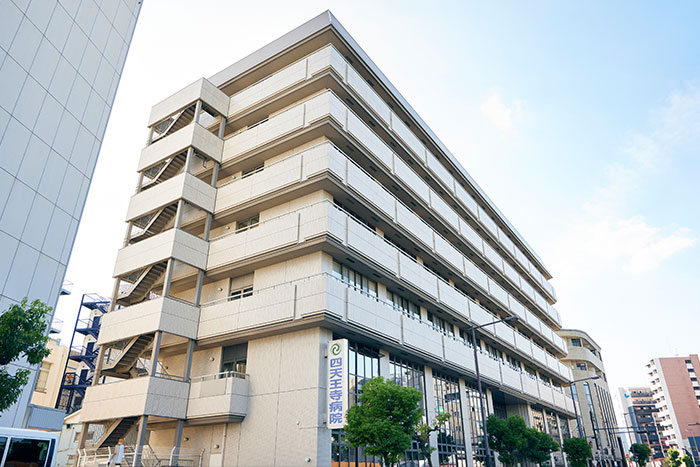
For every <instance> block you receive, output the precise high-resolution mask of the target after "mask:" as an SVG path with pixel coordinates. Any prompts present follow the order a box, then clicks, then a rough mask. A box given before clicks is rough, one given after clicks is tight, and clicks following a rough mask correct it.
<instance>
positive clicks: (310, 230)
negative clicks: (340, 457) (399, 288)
mask: <svg viewBox="0 0 700 467" xmlns="http://www.w3.org/2000/svg"><path fill="white" fill-rule="evenodd" d="M323 235H328V236H331V237H333V238H335V239H336V240H337V241H339V242H341V243H343V244H345V245H347V246H348V248H350V249H352V250H354V251H356V252H357V253H358V254H360V255H362V256H364V257H365V258H366V260H367V261H368V262H371V263H373V264H374V265H375V266H376V267H377V268H378V269H381V270H383V271H385V272H386V273H387V274H391V275H396V276H398V278H400V279H403V280H404V281H405V282H406V283H407V284H410V285H411V286H413V287H415V288H416V289H417V290H419V291H420V292H421V293H425V294H428V295H430V296H432V297H433V298H435V299H436V300H437V301H439V302H441V303H443V304H445V305H446V306H448V307H450V308H452V309H453V310H454V311H456V312H457V313H458V314H460V315H461V316H462V317H464V318H466V319H468V320H471V321H473V322H474V323H476V324H484V323H487V322H490V321H495V320H497V318H496V317H495V316H494V315H492V314H491V313H489V312H488V311H486V310H485V309H484V308H482V307H481V306H479V305H478V304H476V303H475V302H472V301H471V300H470V299H469V298H468V297H467V296H466V295H464V294H463V293H462V292H461V291H459V290H458V289H456V288H455V287H453V286H451V285H450V284H448V283H446V282H444V281H443V280H441V279H440V278H439V277H437V276H436V275H435V274H434V273H432V272H431V271H429V270H427V269H426V268H424V267H423V266H422V265H421V264H419V263H417V262H416V261H414V260H413V259H412V258H410V257H408V256H406V255H405V254H403V253H402V252H399V251H398V250H397V249H396V248H395V247H394V246H393V245H391V244H389V243H388V242H386V241H385V240H384V239H383V238H382V237H381V236H379V235H377V234H376V233H375V232H373V231H371V230H369V229H367V228H366V227H365V226H364V225H362V224H360V223H359V222H357V221H356V220H355V219H354V218H352V217H351V216H349V215H348V214H346V213H345V212H344V211H341V210H340V209H339V208H338V207H336V206H335V205H333V204H332V203H330V202H328V201H322V202H319V203H316V204H313V205H310V206H306V207H303V208H300V209H298V210H297V211H293V212H290V213H287V214H283V215H281V216H278V217H275V218H272V219H269V220H267V221H264V222H262V223H260V224H259V225H258V226H257V227H255V228H253V229H248V230H245V231H241V232H238V233H235V232H234V233H231V234H226V235H223V236H220V237H218V238H215V239H213V240H212V241H211V244H210V248H209V260H208V268H209V270H212V269H215V268H224V267H227V268H230V267H235V265H236V264H238V263H240V262H241V261H244V260H249V259H252V258H256V257H261V255H265V254H271V253H272V252H274V251H275V250H280V249H282V248H286V247H290V246H294V245H297V244H301V243H303V242H305V241H307V240H308V239H316V238H319V237H322V236H323ZM217 306H218V307H223V308H227V307H237V306H241V304H234V305H226V304H225V303H220V304H218V305H217ZM261 306H262V305H261ZM221 313H222V316H225V315H226V312H223V311H222V312H221ZM207 314H209V315H210V316H212V319H214V318H213V316H215V315H216V312H215V311H214V310H209V311H207ZM263 315H264V316H265V315H266V313H263ZM292 318H293V312H291V311H289V310H287V311H284V312H282V311H281V310H278V311H276V312H275V314H273V316H272V315H271V316H270V322H275V321H277V320H290V319H292ZM533 318H534V316H533ZM222 319H223V318H222ZM535 319H536V318H535ZM375 324H376V325H380V324H381V325H382V326H385V325H386V326H389V327H391V326H395V324H391V323H386V322H384V321H377V322H376V323H375ZM230 325H231V323H229V324H224V326H226V327H230ZM215 327H216V326H215ZM371 328H373V327H371ZM219 329H221V328H219ZM483 329H484V330H485V331H486V332H489V333H491V334H492V335H494V336H496V337H497V338H499V339H500V340H501V341H502V342H503V343H504V344H507V345H508V346H509V347H511V348H515V349H518V350H521V351H523V352H524V353H525V354H526V355H528V356H534V357H535V358H536V359H537V360H538V361H539V362H540V363H541V364H542V365H543V366H548V362H556V358H555V357H554V356H553V355H551V354H549V353H548V352H546V351H545V350H544V349H542V348H541V347H539V346H535V347H536V350H532V349H533V347H532V346H533V345H534V344H530V343H529V342H530V341H529V340H527V339H525V338H524V336H522V335H520V337H518V338H516V336H515V332H514V330H513V328H512V327H510V326H508V325H506V324H504V323H500V324H499V325H498V327H497V328H496V326H493V325H492V326H487V327H485V328H483ZM516 339H517V341H516ZM518 342H519V345H520V347H518ZM418 347H419V348H421V346H418ZM548 368H549V369H550V370H551V371H553V372H554V374H556V375H559V374H561V372H560V368H559V366H558V364H557V365H556V366H554V365H553V364H550V365H549V366H548ZM568 379H569V378H567V380H568Z"/></svg>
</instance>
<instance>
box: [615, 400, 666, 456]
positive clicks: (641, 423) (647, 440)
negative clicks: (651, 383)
mask: <svg viewBox="0 0 700 467" xmlns="http://www.w3.org/2000/svg"><path fill="white" fill-rule="evenodd" d="M618 393H619V394H618V395H619V401H620V407H621V409H622V417H623V420H622V422H624V423H623V426H624V427H625V432H626V433H627V436H626V437H625V438H629V439H628V443H627V444H628V446H629V445H631V444H632V443H640V444H646V445H647V446H649V447H650V448H651V450H652V459H654V460H661V459H663V458H664V457H666V452H665V450H664V448H663V446H662V445H661V439H660V436H659V425H658V423H657V413H658V410H657V409H656V405H655V403H654V399H653V394H652V392H651V388H650V387H628V388H619V389H618ZM623 439H624V438H623Z"/></svg>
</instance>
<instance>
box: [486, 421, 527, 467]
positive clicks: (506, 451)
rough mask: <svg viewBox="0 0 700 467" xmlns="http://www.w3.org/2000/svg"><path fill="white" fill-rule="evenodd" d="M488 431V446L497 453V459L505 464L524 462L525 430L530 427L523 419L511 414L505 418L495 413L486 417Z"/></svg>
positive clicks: (525, 450)
mask: <svg viewBox="0 0 700 467" xmlns="http://www.w3.org/2000/svg"><path fill="white" fill-rule="evenodd" d="M486 428H487V429H488V432H489V446H490V447H491V449H493V450H494V451H496V452H497V453H498V460H500V461H501V462H502V463H503V464H505V465H506V466H510V465H515V464H516V463H518V462H521V463H524V461H525V460H526V458H525V455H526V452H527V446H526V443H527V432H528V430H529V429H530V428H528V427H527V425H526V424H525V420H523V419H522V417H519V416H517V415H511V416H510V417H508V418H507V419H506V420H503V419H502V418H498V417H496V416H495V415H489V417H488V418H487V419H486Z"/></svg>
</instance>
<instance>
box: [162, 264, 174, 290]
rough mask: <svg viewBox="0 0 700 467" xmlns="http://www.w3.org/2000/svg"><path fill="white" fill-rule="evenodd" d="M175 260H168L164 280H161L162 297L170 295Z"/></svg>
mask: <svg viewBox="0 0 700 467" xmlns="http://www.w3.org/2000/svg"><path fill="white" fill-rule="evenodd" d="M174 261H175V260H174V259H172V258H170V259H169V260H168V265H167V266H166V268H165V278H164V279H163V297H167V296H169V295H170V285H171V283H172V281H173V267H174V264H173V262H174Z"/></svg>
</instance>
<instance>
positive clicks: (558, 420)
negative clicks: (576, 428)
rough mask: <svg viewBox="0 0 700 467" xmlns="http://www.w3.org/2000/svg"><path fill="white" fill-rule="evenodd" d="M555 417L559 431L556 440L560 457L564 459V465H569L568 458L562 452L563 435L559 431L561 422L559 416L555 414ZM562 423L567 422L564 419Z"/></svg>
mask: <svg viewBox="0 0 700 467" xmlns="http://www.w3.org/2000/svg"><path fill="white" fill-rule="evenodd" d="M556 417H557V431H558V432H559V440H558V442H559V447H560V449H561V458H562V460H563V461H564V467H569V460H568V459H567V458H566V454H565V453H564V436H563V435H562V432H561V423H562V422H561V418H560V417H559V415H556ZM564 423H568V422H566V421H564Z"/></svg>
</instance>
